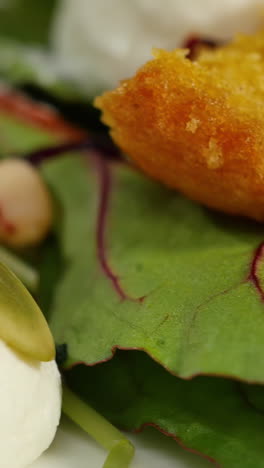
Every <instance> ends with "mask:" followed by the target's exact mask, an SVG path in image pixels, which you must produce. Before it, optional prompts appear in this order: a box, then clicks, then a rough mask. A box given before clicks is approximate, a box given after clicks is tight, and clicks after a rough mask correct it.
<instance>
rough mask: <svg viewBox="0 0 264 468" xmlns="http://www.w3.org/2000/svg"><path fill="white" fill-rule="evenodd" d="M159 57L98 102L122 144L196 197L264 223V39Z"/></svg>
mask: <svg viewBox="0 0 264 468" xmlns="http://www.w3.org/2000/svg"><path fill="white" fill-rule="evenodd" d="M185 54H186V51H182V50H176V51H174V52H166V51H155V58H154V60H152V61H150V62H148V63H147V64H146V65H144V66H143V67H142V68H141V69H140V70H139V71H138V72H137V74H136V75H135V76H134V77H133V78H131V79H129V80H126V81H123V82H122V83H121V85H120V86H119V87H118V88H117V89H116V90H114V91H110V92H107V93H105V94H104V95H103V96H101V97H98V98H97V99H96V101H95V105H96V106H97V107H98V108H100V109H101V110H102V111H103V121H104V122H105V123H106V124H107V125H109V126H110V128H111V135H112V137H113V139H114V141H115V142H116V143H117V144H118V145H119V146H120V147H121V149H122V150H123V152H124V153H125V154H127V155H128V156H129V157H130V158H131V160H133V161H134V162H135V163H136V164H137V166H138V167H140V168H141V169H142V170H143V171H144V172H145V173H146V174H148V175H149V176H151V177H153V178H155V179H157V180H159V181H162V182H164V183H165V184H166V185H168V186H170V187H173V188H176V189H178V190H179V191H180V192H182V193H184V194H185V195H187V196H188V197H190V198H192V199H193V200H197V201H199V202H201V203H203V204H205V205H207V206H209V207H212V208H216V209H218V210H222V211H224V212H227V213H232V214H238V215H246V216H249V217H252V218H255V219H257V220H259V221H264V34H263V33H261V34H258V35H256V36H255V37H251V38H245V37H240V38H237V39H236V40H235V41H234V43H233V44H230V45H229V46H226V47H224V48H221V49H219V50H217V51H216V52H213V51H211V52H208V51H205V52H204V53H202V54H201V56H200V57H199V58H198V60H197V61H196V62H191V61H190V60H188V59H187V58H185Z"/></svg>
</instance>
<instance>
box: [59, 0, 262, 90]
mask: <svg viewBox="0 0 264 468" xmlns="http://www.w3.org/2000/svg"><path fill="white" fill-rule="evenodd" d="M263 10H264V0H221V1H216V0H96V1H94V0H74V1H72V0H61V2H60V6H59V8H58V11H57V15H56V18H55V22H54V27H53V34H52V36H53V43H54V45H55V49H56V51H57V52H58V56H59V57H60V59H61V62H62V63H63V64H64V68H65V69H67V72H68V73H69V74H70V75H71V76H72V77H73V78H75V79H77V80H79V83H80V84H81V85H82V86H85V87H86V89H88V91H90V93H91V94H92V93H94V92H96V91H98V90H99V89H102V88H108V87H112V86H116V85H117V82H118V81H119V80H120V79H123V78H127V77H129V76H130V75H131V74H133V73H134V72H135V70H136V69H137V67H138V66H140V65H141V64H143V63H144V62H145V61H146V60H147V59H149V58H150V56H151V49H152V47H161V48H166V49H174V48H175V47H179V46H181V45H182V44H183V42H184V41H185V40H186V38H188V37H189V36H190V35H201V36H202V37H207V38H211V39H215V40H223V39H228V38H231V37H232V35H233V34H234V33H235V32H250V31H254V30H255V29H256V28H258V27H260V25H261V24H263V16H262V13H263Z"/></svg>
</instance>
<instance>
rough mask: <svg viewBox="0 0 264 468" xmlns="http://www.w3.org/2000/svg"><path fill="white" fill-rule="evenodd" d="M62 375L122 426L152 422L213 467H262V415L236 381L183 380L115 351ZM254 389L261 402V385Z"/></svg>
mask: <svg viewBox="0 0 264 468" xmlns="http://www.w3.org/2000/svg"><path fill="white" fill-rule="evenodd" d="M67 375H68V381H69V382H70V383H71V386H72V388H73V389H74V390H75V391H76V392H78V393H79V394H80V395H81V396H82V397H83V398H84V399H85V400H86V401H89V402H90V404H92V405H93V406H94V407H95V408H96V409H97V411H100V412H101V413H102V414H103V415H104V416H105V417H107V418H108V419H110V420H111V421H112V422H113V423H114V424H117V425H119V426H121V427H123V428H124V429H127V430H138V429H140V428H143V427H144V426H145V425H148V424H154V425H156V426H158V427H159V429H160V430H162V431H164V432H165V433H168V434H169V435H171V436H172V437H175V438H176V439H178V443H180V445H181V446H183V447H185V448H186V447H189V448H191V449H192V450H194V451H197V452H200V453H201V452H202V453H203V454H204V455H206V456H207V457H210V458H212V459H215V460H217V462H218V463H219V465H218V464H217V466H220V465H221V467H225V468H231V467H232V468H233V467H241V468H252V467H254V468H262V467H264V447H263V421H264V415H263V414H261V412H258V410H255V409H254V408H252V407H251V406H250V405H249V404H248V402H247V400H246V399H245V397H244V395H243V394H241V389H240V387H239V384H238V383H237V382H233V381H231V380H225V379H217V378H212V377H211V378H209V377H199V378H196V379H194V380H192V381H183V380H181V379H179V378H177V377H174V376H172V375H170V374H169V373H168V372H166V371H165V370H164V369H162V368H161V366H159V365H158V364H156V363H154V362H153V361H152V360H151V359H150V358H149V357H148V356H146V354H145V353H142V352H136V351H133V352H126V353H124V352H117V355H116V356H115V357H114V359H112V361H110V362H109V363H104V364H100V365H98V366H95V367H91V368H88V367H86V366H77V367H76V368H74V369H73V370H72V371H71V372H69V373H68V374H67ZM247 389H250V386H246V390H247ZM258 390H259V394H262V401H263V397H264V389H263V387H258ZM212 461H213V460H212ZM175 462H176V461H175Z"/></svg>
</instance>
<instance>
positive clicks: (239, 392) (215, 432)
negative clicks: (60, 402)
mask: <svg viewBox="0 0 264 468" xmlns="http://www.w3.org/2000/svg"><path fill="white" fill-rule="evenodd" d="M0 111H1V106H0ZM1 133H3V134H4V135H5V144H6V143H8V144H9V143H10V145H11V143H12V142H13V141H15V145H16V152H17V153H20V152H21V153H23V154H24V153H25V152H27V151H28V152H29V153H30V154H32V151H33V150H34V149H35V150H38V149H39V148H40V147H41V146H44V147H46V146H48V145H56V144H57V142H59V141H61V136H60V138H56V135H55V133H54V132H53V133H52V134H51V133H50V132H49V131H45V130H40V129H39V128H38V126H37V125H36V126H34V124H32V123H31V124H30V123H28V122H26V121H24V122H23V123H21V122H20V121H19V119H15V118H14V117H10V116H9V117H8V118H7V117H6V114H5V113H2V115H1V116H0V134H1ZM16 135H19V138H16ZM65 139H67V138H66V137H65ZM0 146H1V141H0ZM65 148H66V147H65ZM76 148H79V149H78V151H77V150H76V151H75V152H74V150H73V146H71V151H70V152H66V149H65V154H60V156H57V157H54V159H48V160H47V161H43V162H42V164H41V166H40V170H41V171H42V173H43V176H44V177H45V179H46V180H47V182H48V184H49V186H50V188H51V190H52V192H53V194H54V197H55V200H56V203H57V207H58V216H57V223H56V226H55V229H54V232H53V235H52V236H51V238H50V239H48V240H47V242H46V243H45V244H44V245H43V246H42V247H41V248H40V260H39V262H38V268H39V274H40V295H39V299H40V303H41V304H42V308H43V310H44V312H45V313H46V316H47V318H48V321H49V324H50V326H51V329H52V331H53V334H54V337H55V340H56V343H57V344H58V345H64V347H66V348H67V359H66V360H65V362H64V364H63V372H64V377H65V380H66V382H67V385H68V387H69V388H71V389H72V390H73V391H74V392H75V395H79V397H80V398H81V399H82V401H83V402H85V403H87V405H92V406H93V407H94V408H95V410H96V411H99V412H100V413H102V415H103V416H104V417H106V418H108V419H109V420H110V421H111V423H113V424H116V425H118V426H120V427H122V428H126V429H129V430H140V429H142V428H144V427H145V426H146V425H153V426H155V427H157V428H158V429H159V430H161V431H162V432H164V433H166V434H168V435H170V436H171V437H173V438H175V440H176V441H178V443H180V445H182V446H183V447H185V448H187V449H189V450H191V451H193V452H195V453H201V454H203V456H205V457H207V458H208V459H209V460H211V461H212V462H213V463H215V464H216V465H217V466H220V465H221V466H223V467H228V468H229V467H235V466H240V467H242V468H250V467H252V466H254V467H256V468H261V467H262V466H264V461H263V460H264V449H263V437H262V426H263V410H264V390H263V386H262V385H249V384H247V383H242V381H244V382H251V383H254V382H258V383H259V384H263V382H264V371H263V369H264V366H263V338H264V321H263V311H264V309H263V308H264V304H263V288H264V287H263V262H262V259H263V250H264V248H263V230H262V226H261V225H258V224H256V223H253V222H251V221H247V220H239V219H233V218H230V217H226V216H223V215H220V214H216V213H213V212H210V211H209V210H207V209H205V208H203V207H201V206H199V205H197V204H195V203H193V202H190V201H188V200H186V199H184V198H183V197H181V196H179V195H178V194H177V193H175V192H172V191H169V190H167V189H164V188H163V187H161V186H159V185H158V184H156V183H154V182H151V181H149V180H147V179H145V178H144V177H143V176H142V175H139V174H138V173H137V172H136V171H135V170H134V169H133V168H131V167H129V166H128V165H127V163H125V162H121V161H117V160H110V159H106V158H103V157H102V155H101V153H100V152H98V151H89V152H88V151H81V149H80V145H79V146H78V144H77V145H76ZM3 152H4V151H3ZM49 153H52V151H51V150H50V151H49ZM36 154H37V153H36ZM57 154H58V151H57ZM113 354H115V355H114V356H113ZM198 374H212V375H215V376H219V377H205V376H200V377H196V378H193V379H192V380H190V381H189V380H184V379H186V378H190V377H193V376H195V375H198ZM225 376H226V377H225ZM232 378H235V380H232ZM239 381H241V383H239ZM65 395H66V400H65V402H66V406H65V409H66V412H67V413H68V414H69V413H71V417H73V419H75V420H76V421H77V422H78V423H79V424H81V425H82V426H83V427H84V426H86V422H85V421H86V418H85V420H80V418H79V416H78V414H79V411H80V409H78V408H80V407H81V408H84V407H83V406H82V405H83V403H82V402H80V400H79V399H78V398H77V397H76V396H74V395H73V394H72V393H66V394H65ZM68 397H69V398H68ZM75 398H76V399H75ZM75 404H76V406H75ZM79 404H80V405H81V406H79ZM74 408H75V409H74ZM87 408H88V407H87ZM87 411H88V412H89V411H90V409H87ZM91 411H92V413H93V410H91ZM93 414H94V415H95V418H97V416H96V413H93ZM84 417H85V416H84ZM99 419H100V417H99ZM95 425H96V423H95ZM88 430H89V432H90V433H91V432H92V428H91V427H89V428H88ZM110 434H111V431H110ZM99 437H101V435H100V434H99ZM110 439H111V435H110ZM103 443H104V444H105V446H107V448H108V449H109V448H110V446H112V445H111V442H110V446H109V444H108V442H103ZM121 446H123V442H122V443H121ZM125 446H126V443H125ZM117 450H119V449H117ZM113 453H114V452H113ZM125 453H127V452H126V450H125ZM128 454H130V449H128ZM131 454H132V452H131ZM129 456H130V455H129ZM129 456H128V459H129ZM110 459H111V456H110V458H109V460H110ZM109 463H110V462H109ZM125 463H127V462H124V464H123V465H122V464H121V465H120V466H122V467H123V466H125ZM106 466H107V465H106ZM109 466H111V464H110V465H109ZM115 466H116V465H115Z"/></svg>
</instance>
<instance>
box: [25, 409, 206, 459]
mask: <svg viewBox="0 0 264 468" xmlns="http://www.w3.org/2000/svg"><path fill="white" fill-rule="evenodd" d="M129 438H130V440H131V441H132V442H133V443H134V445H135V447H136V456H135V459H134V461H133V463H132V465H131V468H210V467H212V465H211V463H209V462H207V461H206V460H204V459H201V458H200V457H197V456H195V455H192V454H190V453H187V452H185V451H184V450H183V449H181V448H180V447H179V446H178V445H177V443H176V442H175V441H173V440H171V439H169V438H168V437H166V436H163V435H162V434H159V433H158V432H157V431H156V430H154V429H147V430H145V431H144V432H143V433H142V434H137V435H133V436H130V435H129ZM105 457H106V453H105V451H104V450H103V449H101V448H100V447H98V445H97V444H96V443H95V442H94V441H93V440H91V439H90V438H89V437H88V436H87V435H86V434H85V433H84V432H82V431H81V430H79V428H77V427H76V426H75V425H73V424H72V423H71V422H70V421H68V420H67V419H66V418H63V421H62V424H61V427H60V429H59V431H58V434H57V437H56V439H55V441H54V443H53V445H52V446H51V448H50V449H49V450H48V451H47V452H46V453H45V454H44V455H43V456H42V457H41V458H40V459H39V460H38V461H37V462H35V463H34V464H33V465H31V467H30V468H102V466H103V464H104V460H105Z"/></svg>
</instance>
